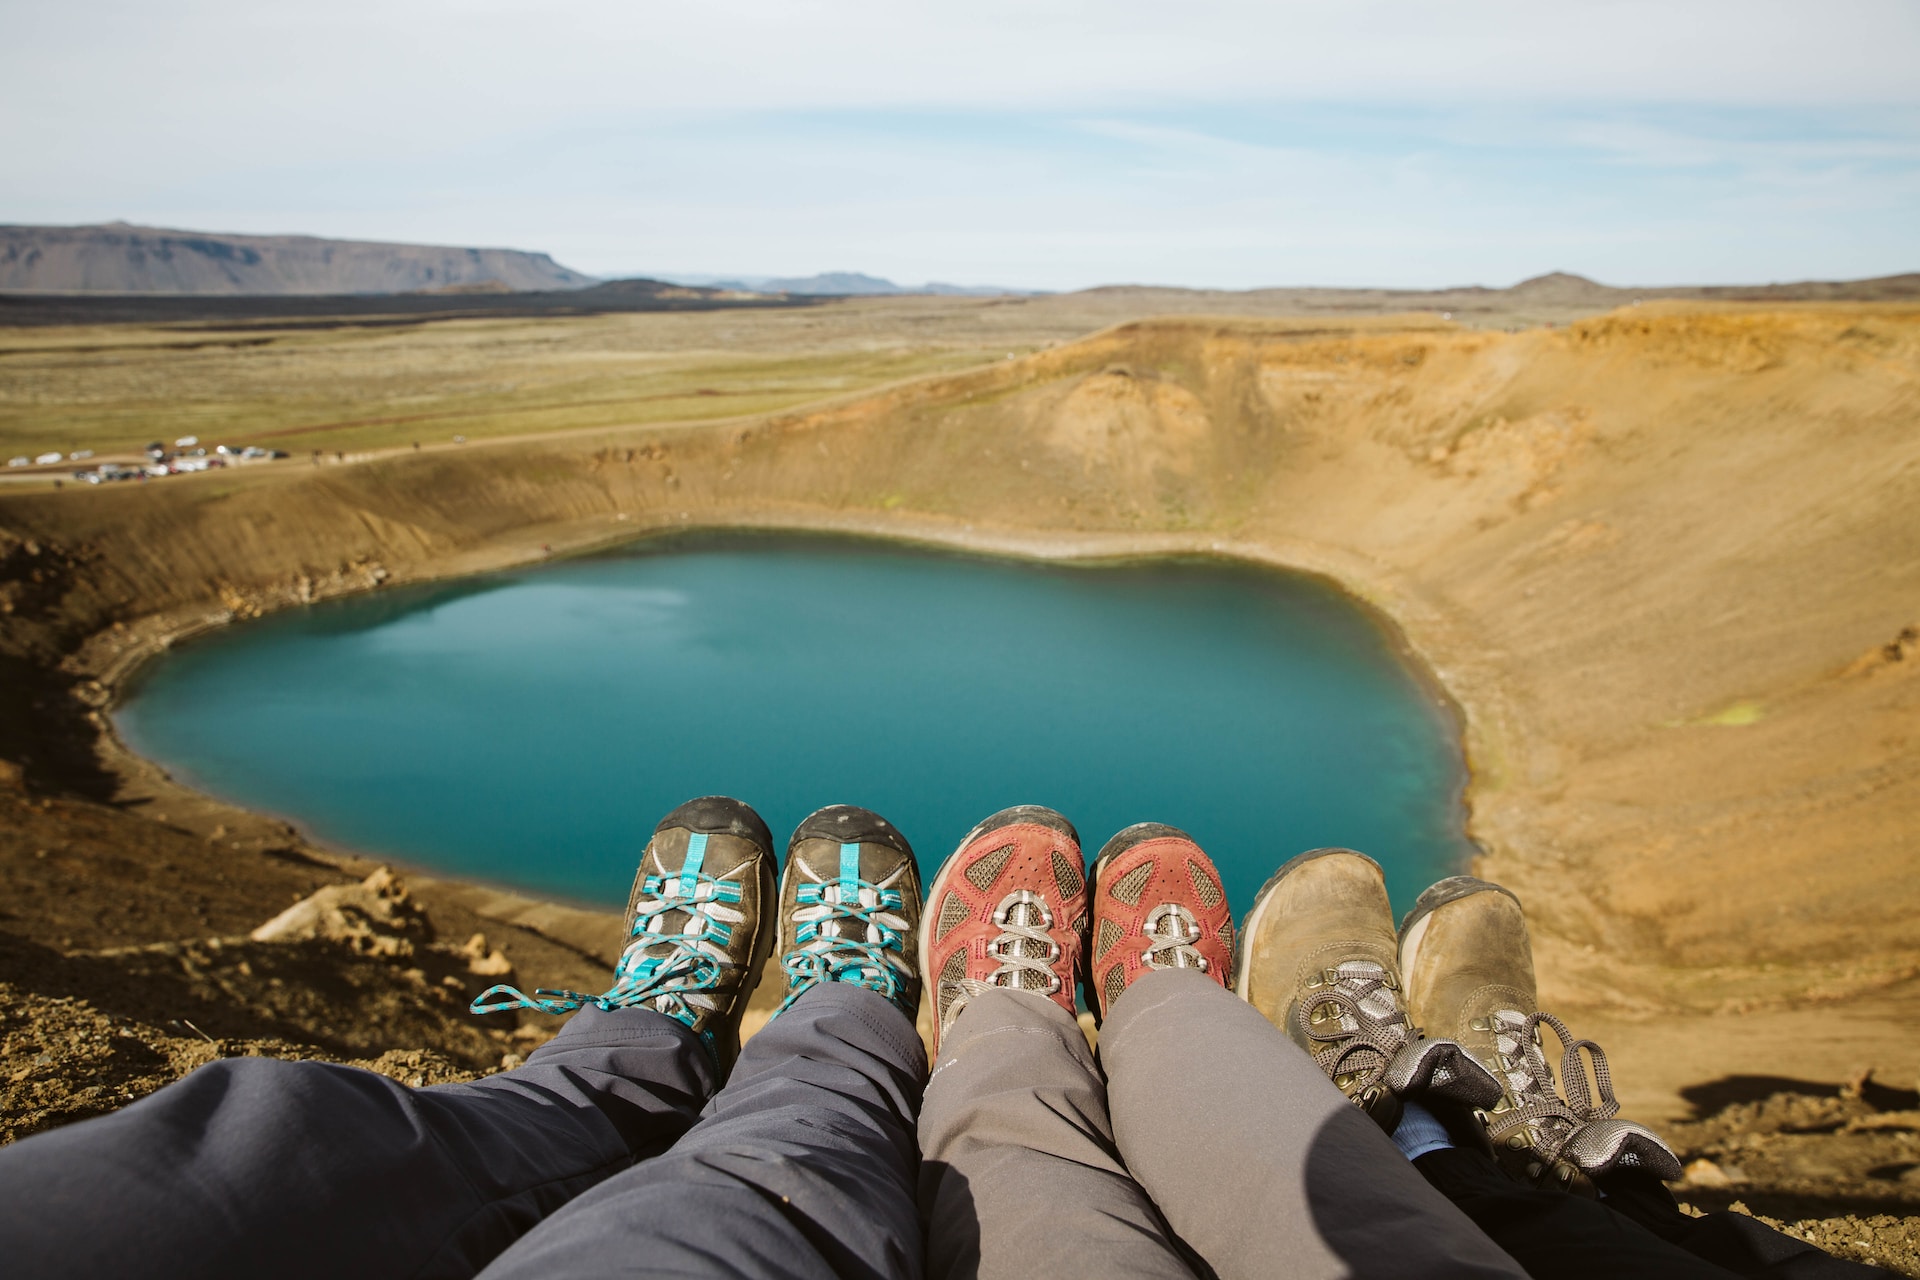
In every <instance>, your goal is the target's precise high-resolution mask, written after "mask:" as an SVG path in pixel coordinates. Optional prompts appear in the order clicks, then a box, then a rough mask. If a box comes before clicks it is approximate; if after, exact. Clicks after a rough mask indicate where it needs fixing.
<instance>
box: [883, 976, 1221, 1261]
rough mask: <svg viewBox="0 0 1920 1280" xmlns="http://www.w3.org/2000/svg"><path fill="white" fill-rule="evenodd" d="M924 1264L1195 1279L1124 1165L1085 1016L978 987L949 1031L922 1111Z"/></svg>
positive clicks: (1033, 998)
mask: <svg viewBox="0 0 1920 1280" xmlns="http://www.w3.org/2000/svg"><path fill="white" fill-rule="evenodd" d="M920 1154H921V1158H922V1160H923V1162H924V1163H923V1164H922V1165H921V1176H920V1202H921V1206H922V1211H923V1213H924V1214H925V1215H926V1219H927V1259H928V1274H929V1275H930V1276H932V1277H934V1280H943V1278H945V1277H963V1276H989V1277H994V1276H1009V1277H1032V1276H1067V1275H1077V1274H1086V1275H1101V1276H1143V1277H1189V1276H1192V1275H1193V1274H1194V1268H1193V1267H1192V1265H1191V1264H1190V1263H1189V1261H1188V1260H1187V1257H1186V1254H1185V1252H1184V1250H1183V1249H1182V1247H1181V1246H1180V1245H1179V1243H1178V1242H1177V1241H1176V1240H1175V1239H1174V1236H1173V1232H1172V1231H1171V1229H1169V1228H1168V1226H1167V1223H1166V1220H1165V1219H1164V1218H1163V1217H1161V1214H1160V1211H1159V1209H1157V1208H1155V1207H1154V1203H1153V1201H1152V1199H1151V1198H1150V1197H1149V1196H1148V1195H1147V1193H1146V1191H1145V1190H1143V1189H1142V1188H1141V1186H1140V1184H1139V1183H1137V1182H1135V1181H1134V1179H1133V1176H1132V1175H1131V1174H1130V1173H1129V1172H1128V1169H1127V1164H1126V1162H1125V1161H1123V1160H1122V1159H1121V1158H1120V1152H1119V1148H1118V1146H1117V1145H1116V1144H1115V1142H1114V1136H1113V1124H1112V1121H1111V1120H1109V1119H1108V1115H1107V1090H1106V1085H1105V1084H1104V1083H1103V1082H1102V1081H1101V1078H1100V1073H1099V1071H1098V1069H1097V1068H1096V1067H1095V1066H1094V1061H1093V1054H1092V1052H1091V1051H1090V1050H1089V1049H1088V1048H1087V1038H1086V1036H1084V1035H1083V1034H1081V1031H1080V1027H1079V1024H1078V1023H1076V1022H1075V1021H1074V1020H1073V1018H1071V1017H1069V1016H1068V1015H1067V1014H1066V1012H1064V1011H1063V1010H1062V1009H1060V1007H1059V1006H1057V1005H1055V1004H1054V1003H1053V1002H1052V1001H1050V1000H1046V999H1044V998H1042V997H1039V996H1035V995H1033V994H1031V993H1029V992H1017V991H995V992H988V993H985V994H982V995H981V996H979V997H978V998H976V999H975V1000H974V1001H973V1002H972V1003H971V1004H970V1005H968V1007H967V1009H966V1010H965V1012H964V1013H962V1014H961V1015H960V1017H959V1018H957V1019H956V1020H955V1021H954V1023H953V1025H952V1026H951V1027H950V1028H949V1029H948V1031H947V1034H946V1036H945V1037H944V1039H943V1043H942V1045H941V1050H940V1059H939V1061H938V1062H937V1063H936V1064H935V1067H934V1074H933V1079H932V1080H931V1081H930V1082H929V1083H928V1085H927V1097H926V1105H925V1106H924V1107H923V1108H922V1110H921V1113H920Z"/></svg>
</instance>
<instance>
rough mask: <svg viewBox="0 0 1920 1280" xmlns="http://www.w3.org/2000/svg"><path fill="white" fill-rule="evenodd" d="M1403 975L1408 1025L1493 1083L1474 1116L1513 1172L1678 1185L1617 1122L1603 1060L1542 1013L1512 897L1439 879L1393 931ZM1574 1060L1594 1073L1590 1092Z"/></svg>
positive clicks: (1580, 1183) (1657, 1156)
mask: <svg viewBox="0 0 1920 1280" xmlns="http://www.w3.org/2000/svg"><path fill="white" fill-rule="evenodd" d="M1400 965H1401V971H1402V972H1403V973H1405V974H1406V975H1407V994H1408V1002H1409V1005H1410V1007H1411V1009H1412V1011H1413V1015H1414V1018H1415V1019H1416V1020H1417V1021H1418V1022H1419V1023H1420V1024H1421V1025H1422V1026H1425V1027H1429V1028H1432V1029H1433V1030H1434V1031H1436V1032H1438V1033H1440V1034H1442V1035H1449V1036H1453V1037H1454V1038H1456V1039H1457V1040H1458V1041H1459V1042H1460V1043H1461V1044H1462V1045H1463V1046H1465V1047H1466V1049H1467V1051H1468V1052H1469V1053H1471V1054H1472V1055H1473V1056H1474V1057H1475V1058H1476V1059H1477V1060H1479V1061H1480V1062H1481V1063H1482V1064H1483V1065H1485V1066H1486V1067H1487V1069H1488V1070H1490V1071H1492V1072H1493V1073H1494V1074H1495V1075H1496V1076H1498V1077H1499V1079H1500V1082H1501V1084H1502V1086H1503V1095H1502V1096H1501V1098H1500V1099H1499V1101H1498V1102H1496V1103H1495V1104H1494V1105H1493V1106H1492V1107H1491V1108H1490V1109H1483V1110H1482V1113H1481V1118H1482V1122H1483V1123H1484V1124H1485V1125H1486V1128H1487V1136H1488V1138H1489V1139H1490V1140H1491V1141H1492V1143H1493V1149H1494V1155H1495V1157H1496V1158H1497V1159H1498V1160H1499V1161H1500V1162H1501V1164H1503V1165H1504V1166H1506V1168H1507V1169H1508V1171H1509V1172H1512V1173H1514V1174H1517V1175H1519V1176H1521V1177H1523V1178H1526V1179H1527V1180H1529V1181H1531V1182H1534V1183H1538V1184H1542V1185H1546V1186H1559V1187H1563V1188H1565V1189H1567V1190H1569V1191H1574V1192H1577V1193H1580V1194H1585V1195H1592V1194H1593V1190H1594V1187H1593V1180H1594V1179H1595V1178H1604V1177H1605V1176H1606V1175H1607V1174H1608V1173H1611V1172H1614V1171H1616V1170H1621V1169H1639V1170H1644V1171H1645V1172H1647V1173H1650V1174H1652V1175H1653V1176H1655V1177H1657V1178H1662V1179H1665V1180H1667V1181H1672V1180H1673V1179H1675V1178H1678V1177H1679V1176H1680V1160H1679V1158H1678V1157H1677V1156H1675V1155H1674V1153H1673V1151H1672V1149H1671V1148H1669V1147H1668V1146H1667V1144H1666V1143H1664V1142H1662V1141H1661V1140H1660V1139H1659V1138H1658V1137H1657V1136H1655V1134H1654V1133H1653V1131H1652V1130H1651V1129H1648V1128H1647V1127H1645V1126H1644V1125H1639V1124H1635V1123H1633V1122H1632V1121H1629V1120H1621V1119H1618V1118H1616V1117H1617V1116H1618V1114H1619V1111H1620V1104H1619V1103H1618V1102H1617V1101H1615V1099H1614V1096H1613V1079H1612V1073H1611V1072H1610V1071H1609V1070H1608V1069H1607V1057H1606V1054H1604V1053H1602V1052H1601V1050H1600V1047H1599V1046H1598V1045H1596V1044H1594V1043H1593V1042H1592V1041H1591V1040H1575V1039H1574V1038H1573V1036H1572V1033H1571V1032H1569V1031H1568V1030H1567V1028H1566V1024H1565V1023H1563V1022H1561V1021H1560V1019H1558V1018H1556V1017H1554V1016H1553V1015H1552V1014H1550V1013H1542V1012H1540V1005H1539V1000H1538V998H1537V996H1536V994H1535V991H1536V988H1535V986H1534V978H1533V948H1532V945H1531V943H1530V942H1529V940H1528V938H1527V919H1526V916H1525V915H1524V914H1523V913H1522V912H1521V910H1520V900H1519V899H1518V898H1516V897H1514V896H1513V894H1512V893H1511V892H1509V891H1508V890H1506V889H1503V888H1501V887H1500V886H1499V885H1497V884H1489V883H1488V882H1486V881H1485V880H1478V879H1475V878H1474V877H1473V876H1453V877H1451V878H1450V879H1446V880H1442V881H1440V883H1438V884H1436V885H1434V886H1433V887H1432V888H1430V889H1428V890H1427V891H1426V892H1425V893H1423V894H1421V895H1420V898H1419V900H1418V901H1417V902H1415V903H1414V904H1413V910H1412V911H1410V912H1408V913H1407V918H1406V920H1405V921H1404V922H1403V923H1402V924H1401V926H1400ZM1543 1025H1544V1026H1547V1027H1549V1028H1551V1029H1552V1030H1553V1033H1554V1035H1555V1037H1557V1038H1558V1040H1559V1041H1560V1045H1561V1048H1562V1050H1563V1057H1562V1059H1561V1064H1560V1077H1561V1087H1562V1089H1564V1097H1563V1096H1562V1093H1561V1092H1560V1091H1558V1090H1556V1089H1555V1087H1554V1079H1553V1068H1552V1067H1550V1066H1549V1065H1548V1064H1547V1059H1546V1054H1545V1053H1544V1052H1543V1051H1542V1049H1541V1046H1540V1028H1541V1026H1543ZM1582 1050H1585V1051H1586V1052H1587V1054H1588V1055H1589V1056H1590V1058H1591V1061H1592V1064H1593V1079H1594V1086H1595V1088H1594V1089H1593V1090H1589V1088H1588V1085H1587V1071H1586V1066H1585V1064H1584V1063H1583V1062H1582V1061H1581V1057H1580V1054H1581V1051H1582ZM1596 1093H1597V1095H1598V1098H1597V1100H1596V1097H1595V1094H1596Z"/></svg>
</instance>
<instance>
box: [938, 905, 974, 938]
mask: <svg viewBox="0 0 1920 1280" xmlns="http://www.w3.org/2000/svg"><path fill="white" fill-rule="evenodd" d="M972 915H973V909H972V908H971V907H969V906H968V905H967V902H966V899H964V898H962V897H961V896H960V895H959V894H957V893H949V894H948V895H947V898H946V901H945V902H942V903H941V904H940V920H939V922H938V923H937V924H935V925H934V927H933V940H934V941H935V942H938V941H940V940H941V939H942V938H944V937H946V936H947V935H948V934H949V933H952V932H953V931H954V929H956V928H958V927H959V926H960V925H963V924H965V923H966V922H967V920H968V918H969V917H971V916H972Z"/></svg>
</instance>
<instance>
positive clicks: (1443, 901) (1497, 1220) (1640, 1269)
mask: <svg viewBox="0 0 1920 1280" xmlns="http://www.w3.org/2000/svg"><path fill="white" fill-rule="evenodd" d="M1399 956H1400V963H1401V966H1402V971H1403V972H1404V973H1405V975H1406V979H1407V990H1408V998H1409V1002H1410V1006H1411V1008H1412V1011H1413V1014H1414V1017H1415V1019H1416V1020H1417V1021H1418V1022H1420V1024H1421V1025H1423V1026H1428V1027H1432V1028H1434V1029H1435V1030H1436V1031H1438V1032H1440V1033H1441V1034H1444V1035H1448V1036H1452V1037H1455V1038H1456V1039H1457V1040H1458V1042H1459V1043H1460V1044H1461V1045H1462V1046H1463V1047H1464V1048H1465V1049H1466V1050H1467V1051H1468V1052H1469V1053H1471V1054H1473V1055H1474V1057H1475V1058H1476V1059H1478V1060H1479V1061H1480V1062H1481V1063H1483V1064H1484V1065H1485V1066H1486V1067H1487V1068H1488V1069H1489V1070H1492V1071H1496V1072H1498V1073H1499V1076H1500V1080H1501V1083H1502V1084H1503V1085H1504V1086H1505V1089H1506V1097H1505V1098H1504V1099H1503V1100H1502V1101H1501V1103H1500V1104H1499V1105H1498V1106H1496V1107H1494V1108H1492V1110H1491V1112H1490V1114H1489V1113H1483V1114H1486V1115H1487V1120H1486V1130H1487V1134H1486V1137H1487V1139H1489V1140H1490V1141H1491V1150H1492V1152H1493V1154H1492V1155H1491V1156H1489V1155H1486V1154H1484V1153H1482V1152H1480V1151H1471V1150H1470V1151H1458V1150H1456V1151H1446V1150H1441V1151H1435V1152H1433V1153H1432V1154H1430V1155H1423V1156H1420V1157H1418V1158H1417V1159H1416V1160H1415V1164H1416V1166H1417V1167H1418V1168H1419V1169H1420V1171H1421V1172H1422V1173H1423V1174H1425V1175H1426V1176H1427V1178H1428V1179H1429V1180H1430V1181H1432V1182H1433V1184H1434V1185H1435V1186H1436V1187H1438V1188H1439V1189H1440V1190H1442V1191H1443V1192H1445V1193H1446V1194H1447V1195H1448V1197H1449V1198H1451V1199H1452V1200H1454V1202H1455V1203H1456V1204H1458V1205H1459V1206H1460V1207H1461V1208H1462V1209H1463V1210H1465V1211H1466V1213H1467V1214H1468V1216H1470V1217H1472V1218H1473V1219H1474V1221H1475V1222H1478V1223H1479V1224H1480V1225H1481V1227H1482V1228H1483V1229H1484V1230H1486V1231H1487V1232H1488V1233H1489V1234H1490V1235H1492V1236H1493V1237H1494V1238H1495V1239H1496V1240H1498V1241H1499V1242H1500V1244H1501V1246H1502V1247H1503V1248H1505V1249H1507V1250H1508V1251H1509V1252H1510V1253H1512V1254H1513V1255H1514V1256H1515V1257H1517V1258H1519V1259H1521V1261H1522V1262H1524V1263H1526V1265H1527V1269H1528V1270H1529V1271H1530V1272H1531V1273H1533V1274H1534V1275H1536V1276H1585V1275H1595V1276H1599V1275H1613V1274H1621V1273H1623V1272H1626V1271H1633V1272H1637V1273H1641V1274H1647V1275H1671V1276H1685V1275H1727V1274H1730V1273H1731V1274H1740V1275H1747V1276H1770V1277H1780V1278H1782V1280H1784V1278H1786V1277H1815V1276H1836V1277H1840V1276H1851V1275H1868V1274H1873V1273H1874V1271H1873V1269H1872V1268H1868V1267H1862V1266H1861V1265H1859V1264H1857V1263H1852V1262H1846V1261H1843V1260H1841V1259H1838V1258H1834V1257H1831V1256H1829V1255H1827V1254H1826V1253H1823V1252H1821V1251H1820V1250H1819V1249H1817V1248H1815V1247H1814V1246H1813V1245H1810V1244H1807V1243H1805V1242H1803V1241H1799V1240H1794V1239H1792V1238H1791V1237H1789V1236H1786V1235H1783V1234H1781V1233H1780V1232H1777V1231H1775V1230H1773V1229H1772V1228H1771V1227H1768V1226H1767V1225H1766V1224H1765V1223H1762V1222H1758V1221H1755V1220H1754V1219H1753V1218H1750V1217H1747V1216H1746V1215H1744V1214H1737V1213H1715V1214H1708V1215H1707V1216H1706V1217H1703V1218H1692V1217H1688V1216H1687V1215H1686V1214H1683V1213H1681V1212H1680V1210H1679V1207H1678V1206H1677V1205H1675V1204H1674V1201H1673V1197H1672V1195H1670V1194H1669V1193H1668V1191H1667V1189H1666V1187H1665V1186H1664V1185H1663V1183H1662V1179H1668V1180H1670V1179H1674V1178H1678V1177H1679V1176H1680V1160H1679V1157H1678V1156H1677V1155H1675V1153H1674V1152H1673V1150H1672V1149H1671V1148H1669V1147H1668V1146H1667V1144H1666V1143H1665V1142H1663V1141H1662V1140H1661V1139H1660V1137H1659V1135H1658V1134H1656V1133H1654V1132H1653V1130H1651V1129H1649V1128H1648V1127H1647V1126H1645V1125H1642V1124H1636V1123H1634V1122H1633V1121H1630V1120H1624V1119H1621V1118H1620V1117H1619V1116H1618V1114H1617V1113H1618V1111H1619V1106H1618V1104H1617V1103H1616V1102H1615V1100H1614V1096H1613V1081H1612V1073H1611V1071H1610V1070H1609V1068H1608V1066H1607V1059H1606V1054H1605V1053H1603V1052H1602V1051H1601V1049H1600V1047H1599V1046H1598V1045H1596V1044H1593V1043H1592V1042H1590V1041H1586V1040H1578V1039H1575V1038H1574V1037H1573V1034H1572V1032H1570V1031H1569V1030H1568V1029H1567V1027H1566V1025H1565V1024H1564V1023H1562V1022H1561V1021H1560V1019H1558V1018H1557V1017H1554V1016H1553V1015H1551V1014H1548V1013H1545V1012H1543V1011H1541V1009H1540V1007H1539V1002H1538V991H1537V987H1536V984H1535V981H1534V970H1533V949H1532V943H1531V940H1530V939H1529V937H1528V933H1527V922H1526V915H1525V912H1524V911H1523V910H1522V909H1521V906H1520V900H1519V899H1518V898H1517V897H1516V896H1515V895H1514V894H1513V893H1512V892H1510V891H1509V890H1506V889H1503V888H1501V887H1500V886H1499V885H1496V884H1490V883H1488V882H1487V881H1485V880H1479V879H1476V878H1474V877H1472V876H1453V877H1450V878H1448V879H1445V880H1442V881H1440V882H1439V883H1438V884H1435V885H1433V886H1432V887H1430V888H1429V889H1428V890H1427V891H1426V892H1425V893H1422V894H1421V895H1420V898H1419V900H1418V901H1417V902H1415V903H1414V907H1413V910H1412V911H1410V912H1408V913H1407V918H1406V920H1405V921H1404V922H1403V923H1402V924H1401V926H1400V942H1399ZM1542 1027H1545V1028H1547V1029H1550V1030H1551V1031H1552V1032H1553V1033H1554V1035H1555V1037H1556V1038H1557V1039H1558V1040H1559V1041H1560V1045H1561V1048H1562V1051H1563V1053H1562V1057H1561V1063H1560V1075H1559V1079H1558V1080H1557V1081H1556V1079H1555V1076H1554V1071H1553V1068H1552V1066H1551V1065H1550V1064H1549V1063H1548V1061H1547V1058H1546V1054H1545V1052H1544V1050H1543V1047H1542V1043H1541V1035H1540V1029H1541V1028H1542ZM1589 1064H1590V1065H1591V1068H1592V1072H1593V1079H1592V1081H1591V1083H1590V1082H1589V1081H1588V1078H1587V1073H1588V1068H1589ZM1459 1127H1461V1128H1462V1129H1465V1128H1466V1127H1467V1126H1466V1125H1460V1126H1459ZM1496 1164H1498V1166H1499V1168H1498V1169H1496V1168H1495V1165H1496ZM1595 1196H1600V1197H1603V1198H1601V1199H1597V1200H1596V1199H1595V1198H1594V1197H1595Z"/></svg>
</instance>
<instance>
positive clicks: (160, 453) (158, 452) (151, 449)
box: [145, 440, 167, 462]
mask: <svg viewBox="0 0 1920 1280" xmlns="http://www.w3.org/2000/svg"><path fill="white" fill-rule="evenodd" d="M145 452H146V455H147V456H148V457H149V458H152V459H153V460H154V461H155V462H158V461H160V459H162V458H164V457H166V456H167V446H166V445H164V444H162V443H161V442H160V441H158V440H155V441H154V442H153V443H152V444H150V445H148V446H147V447H146V451H145Z"/></svg>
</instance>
